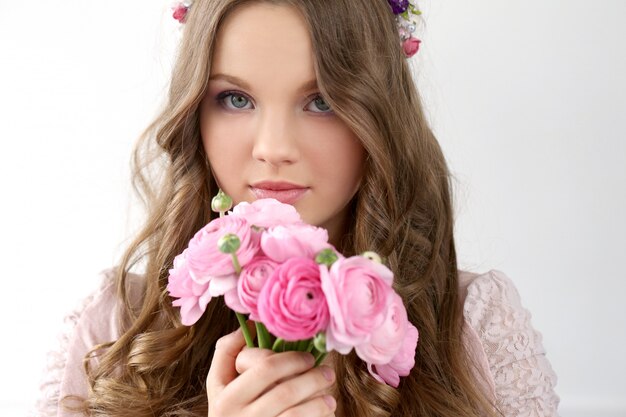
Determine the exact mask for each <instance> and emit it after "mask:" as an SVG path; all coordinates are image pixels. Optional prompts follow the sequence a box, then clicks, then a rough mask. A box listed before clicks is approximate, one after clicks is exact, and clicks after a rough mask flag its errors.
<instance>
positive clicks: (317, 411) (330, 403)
mask: <svg viewBox="0 0 626 417" xmlns="http://www.w3.org/2000/svg"><path fill="white" fill-rule="evenodd" d="M336 409H337V401H335V398H334V397H333V396H332V395H323V396H319V397H313V398H312V399H310V400H308V401H305V402H302V403H300V404H298V405H295V406H293V407H291V408H289V409H288V410H285V411H283V412H282V413H281V414H279V415H278V416H279V417H281V416H283V415H286V414H288V415H290V416H291V415H294V416H309V417H317V416H320V417H324V416H329V415H330V416H334V415H335V414H334V412H335V410H336Z"/></svg>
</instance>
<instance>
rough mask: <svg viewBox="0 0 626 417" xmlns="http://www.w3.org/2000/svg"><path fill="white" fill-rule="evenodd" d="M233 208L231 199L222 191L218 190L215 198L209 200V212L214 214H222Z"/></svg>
mask: <svg viewBox="0 0 626 417" xmlns="http://www.w3.org/2000/svg"><path fill="white" fill-rule="evenodd" d="M232 207H233V199H232V198H230V197H229V196H228V195H227V194H225V193H224V191H222V190H220V191H219V192H218V193H217V195H216V196H215V197H213V199H212V200H211V210H213V211H214V212H216V213H222V212H225V211H228V210H230V209H231V208H232Z"/></svg>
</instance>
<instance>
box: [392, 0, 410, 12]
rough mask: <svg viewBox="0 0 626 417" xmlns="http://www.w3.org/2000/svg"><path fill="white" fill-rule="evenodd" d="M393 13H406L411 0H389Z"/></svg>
mask: <svg viewBox="0 0 626 417" xmlns="http://www.w3.org/2000/svg"><path fill="white" fill-rule="evenodd" d="M388 1H389V5H390V6H391V9H392V10H393V14H400V13H404V12H405V11H406V9H408V8H409V0H388Z"/></svg>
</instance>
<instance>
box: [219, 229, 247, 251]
mask: <svg viewBox="0 0 626 417" xmlns="http://www.w3.org/2000/svg"><path fill="white" fill-rule="evenodd" d="M240 245H241V241H240V240H239V237H237V235H235V234H232V233H228V234H226V235H224V236H222V237H221V238H220V239H219V240H218V241H217V247H218V248H219V249H220V251H221V252H224V253H235V252H237V249H239V246H240Z"/></svg>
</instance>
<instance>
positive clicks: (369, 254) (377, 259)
mask: <svg viewBox="0 0 626 417" xmlns="http://www.w3.org/2000/svg"><path fill="white" fill-rule="evenodd" d="M361 256H363V257H365V258H367V259H369V260H372V261H374V262H376V263H379V264H382V263H383V260H382V259H381V257H380V255H379V254H377V253H376V252H372V251H366V252H363V253H362V254H361Z"/></svg>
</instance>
